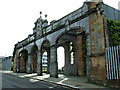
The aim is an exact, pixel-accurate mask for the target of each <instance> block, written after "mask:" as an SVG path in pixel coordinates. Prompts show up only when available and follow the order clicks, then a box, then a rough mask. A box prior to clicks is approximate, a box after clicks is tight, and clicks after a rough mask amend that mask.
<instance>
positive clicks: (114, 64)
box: [106, 46, 120, 80]
mask: <svg viewBox="0 0 120 90" xmlns="http://www.w3.org/2000/svg"><path fill="white" fill-rule="evenodd" d="M106 72H107V79H109V80H118V79H120V46H114V47H110V48H106Z"/></svg>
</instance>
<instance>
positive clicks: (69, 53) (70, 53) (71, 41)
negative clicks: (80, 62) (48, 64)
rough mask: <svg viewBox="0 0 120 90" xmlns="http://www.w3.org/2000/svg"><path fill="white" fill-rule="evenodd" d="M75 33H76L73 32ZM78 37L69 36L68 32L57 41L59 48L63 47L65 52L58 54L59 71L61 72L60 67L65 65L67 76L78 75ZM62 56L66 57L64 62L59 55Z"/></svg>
mask: <svg viewBox="0 0 120 90" xmlns="http://www.w3.org/2000/svg"><path fill="white" fill-rule="evenodd" d="M71 33H72V32H71ZM73 33H74V32H73ZM76 39H77V38H76V36H75V35H69V34H68V32H67V33H64V34H62V35H61V36H60V37H59V38H58V39H57V42H56V43H57V46H58V47H59V46H63V47H64V49H63V50H64V51H63V52H58V53H57V59H58V71H59V66H60V65H61V66H62V65H63V63H64V67H63V68H62V70H63V74H65V75H77V61H76V52H75V48H74V47H75V45H76V42H75V41H76ZM60 54H62V55H63V56H64V59H63V60H62V59H61V57H62V56H60V57H59V55H60ZM59 59H60V60H62V63H60V62H59Z"/></svg>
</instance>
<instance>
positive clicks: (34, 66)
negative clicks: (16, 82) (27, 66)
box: [32, 45, 38, 73]
mask: <svg viewBox="0 0 120 90" xmlns="http://www.w3.org/2000/svg"><path fill="white" fill-rule="evenodd" d="M37 64H38V48H37V46H36V45H35V46H33V48H32V72H33V73H36V72H37Z"/></svg>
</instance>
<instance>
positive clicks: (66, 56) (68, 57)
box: [64, 42, 70, 74]
mask: <svg viewBox="0 0 120 90" xmlns="http://www.w3.org/2000/svg"><path fill="white" fill-rule="evenodd" d="M64 48H65V66H64V74H67V70H69V69H68V68H69V67H68V66H69V64H70V48H69V42H68V43H65V44H64Z"/></svg>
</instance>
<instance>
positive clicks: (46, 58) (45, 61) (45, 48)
mask: <svg viewBox="0 0 120 90" xmlns="http://www.w3.org/2000/svg"><path fill="white" fill-rule="evenodd" d="M41 52H42V56H41V57H42V60H41V63H42V67H41V68H42V73H47V74H49V73H50V43H49V41H48V40H46V41H44V42H43V44H42V48H41Z"/></svg>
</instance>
